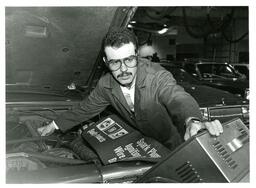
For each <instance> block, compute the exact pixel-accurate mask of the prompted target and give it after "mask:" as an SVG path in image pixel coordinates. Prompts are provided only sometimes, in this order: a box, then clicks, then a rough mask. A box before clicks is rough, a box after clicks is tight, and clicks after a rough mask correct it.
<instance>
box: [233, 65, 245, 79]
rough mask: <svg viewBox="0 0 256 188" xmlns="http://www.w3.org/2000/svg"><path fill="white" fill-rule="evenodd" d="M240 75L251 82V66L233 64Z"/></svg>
mask: <svg viewBox="0 0 256 188" xmlns="http://www.w3.org/2000/svg"><path fill="white" fill-rule="evenodd" d="M231 65H232V66H233V67H234V68H235V69H236V70H237V71H238V72H239V73H241V74H244V75H245V76H246V79H247V80H249V64H248V63H236V64H231Z"/></svg>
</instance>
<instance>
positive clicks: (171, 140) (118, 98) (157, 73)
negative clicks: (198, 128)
mask: <svg viewBox="0 0 256 188" xmlns="http://www.w3.org/2000/svg"><path fill="white" fill-rule="evenodd" d="M134 103H135V104H134V113H133V112H131V111H130V109H129V106H128V104H127V102H126V100H125V98H124V96H123V93H122V91H121V88H120V86H119V84H118V82H117V81H116V80H115V79H114V77H113V76H112V75H111V74H110V73H107V74H106V75H104V76H103V77H101V79H100V80H99V82H98V84H97V86H96V88H95V89H94V90H93V91H92V92H91V93H90V95H89V96H88V97H87V98H86V99H85V100H83V101H82V102H81V103H80V104H79V105H78V106H77V107H76V108H74V109H72V110H70V111H67V112H65V113H63V114H61V115H60V116H59V117H58V118H57V119H56V120H54V121H55V123H56V124H57V125H58V126H59V128H60V129H61V130H62V131H66V130H68V129H70V128H72V127H74V126H75V125H78V124H80V123H82V122H84V121H86V120H88V119H90V118H93V117H94V116H96V115H98V114H99V113H100V112H102V111H103V110H104V109H105V108H106V107H107V106H108V105H112V106H113V107H114V108H115V109H116V110H117V111H118V112H119V114H120V115H121V116H122V118H123V119H124V120H125V121H126V122H127V123H129V124H130V125H131V126H133V127H134V128H136V129H137V130H139V131H140V132H141V133H142V134H144V135H145V136H148V137H152V138H154V139H156V140H158V141H159V142H161V143H163V144H164V145H165V146H166V147H168V148H169V149H171V150H172V149H174V148H175V147H177V146H178V145H179V144H180V143H182V142H183V136H184V133H185V128H186V127H185V123H184V122H185V120H186V119H187V118H188V117H198V118H199V119H202V116H201V113H200V110H199V106H198V104H197V102H196V101H195V99H194V98H193V97H192V96H191V95H190V94H188V93H187V92H185V91H184V89H183V88H182V87H181V86H179V85H177V84H176V81H175V79H174V78H173V76H172V74H171V73H170V72H169V71H167V70H165V69H164V68H163V67H161V66H160V65H158V64H154V63H152V62H150V61H148V60H145V59H139V62H138V69H137V77H136V82H135V99H134Z"/></svg>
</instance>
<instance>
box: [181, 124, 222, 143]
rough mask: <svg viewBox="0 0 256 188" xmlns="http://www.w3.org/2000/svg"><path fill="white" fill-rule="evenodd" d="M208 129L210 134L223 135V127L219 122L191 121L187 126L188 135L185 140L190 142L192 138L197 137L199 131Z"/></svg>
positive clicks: (186, 134)
mask: <svg viewBox="0 0 256 188" xmlns="http://www.w3.org/2000/svg"><path fill="white" fill-rule="evenodd" d="M201 129H207V130H208V132H209V133H210V134H211V135H213V136H219V135H220V134H221V133H223V127H222V125H221V123H220V121H219V120H214V121H210V122H209V121H206V122H193V121H191V122H190V123H189V125H187V129H186V133H185V136H184V139H185V140H188V139H189V138H190V137H192V136H194V135H196V134H197V133H198V131H199V130H201Z"/></svg>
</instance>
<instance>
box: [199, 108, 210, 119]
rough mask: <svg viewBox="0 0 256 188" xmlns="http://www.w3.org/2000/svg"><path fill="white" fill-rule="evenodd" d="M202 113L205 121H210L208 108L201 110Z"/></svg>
mask: <svg viewBox="0 0 256 188" xmlns="http://www.w3.org/2000/svg"><path fill="white" fill-rule="evenodd" d="M200 111H201V114H202V116H203V120H209V112H208V108H200Z"/></svg>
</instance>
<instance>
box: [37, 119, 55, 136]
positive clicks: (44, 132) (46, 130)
mask: <svg viewBox="0 0 256 188" xmlns="http://www.w3.org/2000/svg"><path fill="white" fill-rule="evenodd" d="M55 129H56V126H55V125H54V122H53V121H52V122H51V123H49V124H48V125H46V126H43V127H39V128H38V129H37V132H38V133H39V134H40V135H41V136H48V135H51V134H52V133H53V132H54V131H55Z"/></svg>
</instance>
